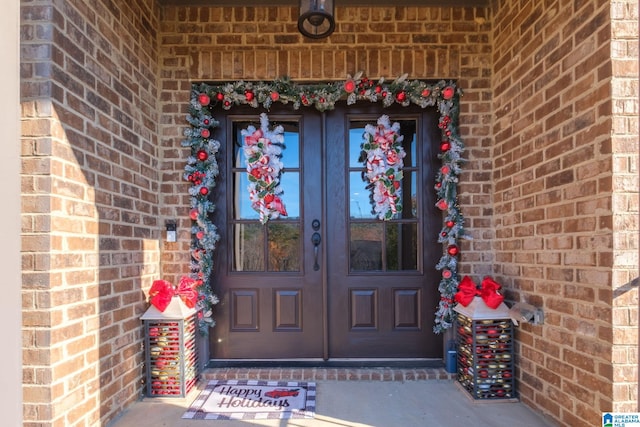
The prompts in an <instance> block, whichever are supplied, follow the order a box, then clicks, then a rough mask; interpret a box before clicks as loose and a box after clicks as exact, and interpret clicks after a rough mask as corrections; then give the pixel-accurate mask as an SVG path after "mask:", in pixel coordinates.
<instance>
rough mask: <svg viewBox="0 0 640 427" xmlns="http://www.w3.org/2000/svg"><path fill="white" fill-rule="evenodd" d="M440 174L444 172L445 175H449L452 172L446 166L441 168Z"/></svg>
mask: <svg viewBox="0 0 640 427" xmlns="http://www.w3.org/2000/svg"><path fill="white" fill-rule="evenodd" d="M440 172H442V174H443V175H449V172H451V170H450V169H449V166H447V165H444V166H443V167H441V168H440Z"/></svg>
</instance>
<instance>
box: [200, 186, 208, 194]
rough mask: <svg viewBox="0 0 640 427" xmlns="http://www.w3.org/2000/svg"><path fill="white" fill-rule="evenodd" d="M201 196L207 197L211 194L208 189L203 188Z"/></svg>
mask: <svg viewBox="0 0 640 427" xmlns="http://www.w3.org/2000/svg"><path fill="white" fill-rule="evenodd" d="M200 194H201V195H203V196H206V195H207V194H209V189H208V188H207V187H202V188H201V189H200Z"/></svg>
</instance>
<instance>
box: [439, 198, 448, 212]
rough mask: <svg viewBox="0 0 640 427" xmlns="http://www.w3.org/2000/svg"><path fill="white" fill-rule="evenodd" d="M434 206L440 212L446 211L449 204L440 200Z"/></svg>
mask: <svg viewBox="0 0 640 427" xmlns="http://www.w3.org/2000/svg"><path fill="white" fill-rule="evenodd" d="M436 206H437V208H438V209H440V210H441V211H444V210H447V208H449V204H448V203H447V201H446V200H444V199H440V200H438V202H437V203H436Z"/></svg>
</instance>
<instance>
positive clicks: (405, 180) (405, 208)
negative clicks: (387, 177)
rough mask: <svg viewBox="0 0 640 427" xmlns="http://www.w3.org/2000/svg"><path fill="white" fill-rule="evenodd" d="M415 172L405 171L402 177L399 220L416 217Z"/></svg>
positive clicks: (416, 193)
mask: <svg viewBox="0 0 640 427" xmlns="http://www.w3.org/2000/svg"><path fill="white" fill-rule="evenodd" d="M416 175H417V174H416V171H413V170H409V169H405V170H404V171H403V177H402V191H401V192H400V203H402V213H401V214H400V216H399V217H400V218H405V219H408V218H417V217H418V192H417V188H416V185H417V183H416Z"/></svg>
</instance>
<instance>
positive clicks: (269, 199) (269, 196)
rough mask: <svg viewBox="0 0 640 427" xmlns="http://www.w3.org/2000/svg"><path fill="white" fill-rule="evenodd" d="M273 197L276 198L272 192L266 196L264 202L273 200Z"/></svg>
mask: <svg viewBox="0 0 640 427" xmlns="http://www.w3.org/2000/svg"><path fill="white" fill-rule="evenodd" d="M273 199H275V196H274V195H273V194H271V193H269V194H267V195H265V196H264V202H265V203H271V202H273Z"/></svg>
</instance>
